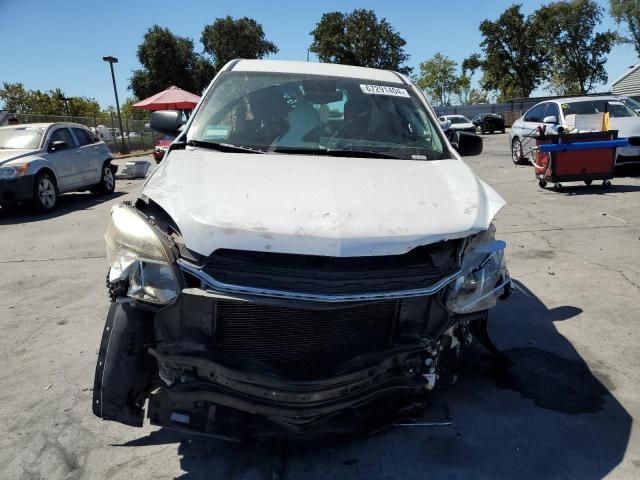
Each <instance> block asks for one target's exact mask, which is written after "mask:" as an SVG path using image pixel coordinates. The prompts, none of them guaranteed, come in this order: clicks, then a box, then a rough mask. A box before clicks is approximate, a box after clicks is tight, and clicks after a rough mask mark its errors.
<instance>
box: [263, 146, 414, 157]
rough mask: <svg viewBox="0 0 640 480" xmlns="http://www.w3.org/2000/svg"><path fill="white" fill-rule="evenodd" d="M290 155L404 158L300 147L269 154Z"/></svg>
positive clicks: (273, 150)
mask: <svg viewBox="0 0 640 480" xmlns="http://www.w3.org/2000/svg"><path fill="white" fill-rule="evenodd" d="M271 152H274V153H289V154H292V155H296V154H297V155H327V156H331V157H360V158H395V159H399V158H403V157H398V156H396V155H391V154H390V153H383V152H376V151H374V150H350V149H340V148H300V147H275V148H272V149H269V153H271Z"/></svg>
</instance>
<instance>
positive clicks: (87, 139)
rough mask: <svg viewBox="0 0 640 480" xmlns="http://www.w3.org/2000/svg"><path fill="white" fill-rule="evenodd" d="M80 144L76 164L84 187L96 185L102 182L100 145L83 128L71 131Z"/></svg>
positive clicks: (74, 128)
mask: <svg viewBox="0 0 640 480" xmlns="http://www.w3.org/2000/svg"><path fill="white" fill-rule="evenodd" d="M71 130H72V131H73V135H74V136H75V137H76V140H77V142H78V149H76V152H75V153H76V157H75V159H74V163H75V164H76V166H77V169H78V172H80V178H81V179H82V180H81V181H82V185H95V184H96V183H98V182H100V167H101V166H102V162H101V159H100V158H99V157H100V145H99V144H95V143H94V142H93V139H92V138H91V135H89V132H87V131H86V130H85V129H84V128H81V127H73V128H72V129H71Z"/></svg>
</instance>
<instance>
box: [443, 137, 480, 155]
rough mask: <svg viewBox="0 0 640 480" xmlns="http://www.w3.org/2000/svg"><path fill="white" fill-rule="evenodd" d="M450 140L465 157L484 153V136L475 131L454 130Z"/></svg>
mask: <svg viewBox="0 0 640 480" xmlns="http://www.w3.org/2000/svg"><path fill="white" fill-rule="evenodd" d="M450 141H451V146H452V147H453V148H455V149H456V150H457V151H458V153H459V154H460V155H461V156H463V157H473V156H475V155H480V154H481V153H482V138H481V137H479V136H478V135H475V134H473V133H466V132H454V133H453V135H451V137H450Z"/></svg>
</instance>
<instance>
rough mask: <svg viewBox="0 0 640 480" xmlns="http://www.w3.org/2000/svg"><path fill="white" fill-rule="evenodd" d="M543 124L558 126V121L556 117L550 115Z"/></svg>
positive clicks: (543, 120) (544, 119)
mask: <svg viewBox="0 0 640 480" xmlns="http://www.w3.org/2000/svg"><path fill="white" fill-rule="evenodd" d="M542 123H550V124H552V125H556V124H557V123H558V119H557V118H556V116H555V115H550V116H548V117H544V118H543V119H542Z"/></svg>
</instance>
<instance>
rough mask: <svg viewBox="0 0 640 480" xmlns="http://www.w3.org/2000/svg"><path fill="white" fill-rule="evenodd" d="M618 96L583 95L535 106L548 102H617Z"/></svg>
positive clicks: (550, 100) (555, 99)
mask: <svg viewBox="0 0 640 480" xmlns="http://www.w3.org/2000/svg"><path fill="white" fill-rule="evenodd" d="M617 99H618V96H617V95H584V96H582V97H565V98H552V99H549V100H545V101H543V102H539V103H537V104H536V105H539V104H540V103H548V102H556V103H577V102H584V101H588V100H592V101H595V102H597V101H602V100H617Z"/></svg>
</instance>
